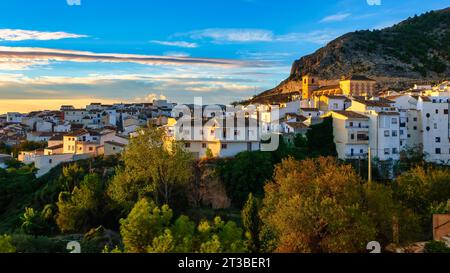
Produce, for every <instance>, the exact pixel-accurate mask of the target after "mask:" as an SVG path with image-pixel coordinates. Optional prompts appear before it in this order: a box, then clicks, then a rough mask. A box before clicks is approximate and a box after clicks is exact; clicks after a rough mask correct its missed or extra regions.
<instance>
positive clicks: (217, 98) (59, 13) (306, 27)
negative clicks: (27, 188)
mask: <svg viewBox="0 0 450 273" xmlns="http://www.w3.org/2000/svg"><path fill="white" fill-rule="evenodd" d="M449 6H450V0H427V1H423V0H337V1H330V0H328V1H325V0H314V1H303V0H276V1H275V0H190V1H188V0H148V1H143V0H127V1H125V0H33V1H31V0H2V1H0V11H1V16H0V113H5V112H8V111H19V112H28V111H31V110H44V109H58V108H59V106H60V105H62V104H73V105H75V106H77V107H81V106H84V105H86V104H88V103H90V102H104V103H113V102H149V101H152V100H153V99H154V98H165V99H168V100H170V101H173V102H178V103H193V101H194V97H201V98H202V100H203V102H204V103H221V104H227V103H231V102H233V101H238V100H242V99H247V98H249V97H251V96H253V95H255V94H258V93H260V92H262V91H264V90H267V89H270V88H273V87H275V86H276V85H277V84H278V83H279V82H280V81H282V80H284V79H285V78H286V77H287V76H288V75H289V73H290V69H291V64H292V62H293V61H295V60H296V59H299V58H300V57H302V56H304V55H307V54H310V53H313V52H314V51H315V50H317V49H319V48H320V47H322V46H324V45H326V43H328V42H329V41H331V40H333V39H335V38H337V37H339V36H340V35H342V34H345V33H347V32H350V31H355V30H363V29H381V28H384V27H388V26H391V25H393V24H395V23H398V22H400V21H402V20H404V19H406V18H408V17H410V16H414V15H415V14H421V13H424V12H426V11H429V10H436V9H442V8H446V7H449Z"/></svg>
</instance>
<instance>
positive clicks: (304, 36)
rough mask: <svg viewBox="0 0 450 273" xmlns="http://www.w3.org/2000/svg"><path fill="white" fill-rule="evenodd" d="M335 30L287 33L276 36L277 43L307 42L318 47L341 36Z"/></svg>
mask: <svg viewBox="0 0 450 273" xmlns="http://www.w3.org/2000/svg"><path fill="white" fill-rule="evenodd" d="M341 34H342V33H340V32H339V31H337V30H327V29H322V30H314V31H310V32H305V33H289V34H286V35H280V36H277V41H280V42H308V43H313V44H318V45H324V44H326V43H328V42H330V41H331V40H333V39H335V38H336V37H338V36H339V35H341Z"/></svg>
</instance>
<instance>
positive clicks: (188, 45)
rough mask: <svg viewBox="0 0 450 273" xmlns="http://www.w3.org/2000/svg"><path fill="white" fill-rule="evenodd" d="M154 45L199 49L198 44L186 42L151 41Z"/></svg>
mask: <svg viewBox="0 0 450 273" xmlns="http://www.w3.org/2000/svg"><path fill="white" fill-rule="evenodd" d="M150 42H151V43H153V44H159V45H165V46H174V47H184V48H197V47H198V44H196V43H190V42H185V41H174V42H170V41H157V40H153V41H150Z"/></svg>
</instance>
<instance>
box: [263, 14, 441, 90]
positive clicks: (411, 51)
mask: <svg viewBox="0 0 450 273" xmlns="http://www.w3.org/2000/svg"><path fill="white" fill-rule="evenodd" d="M308 73H312V74H315V75H318V76H319V77H320V78H321V79H323V80H336V79H340V78H341V77H342V76H349V75H352V74H359V75H364V76H367V77H370V78H373V79H375V80H377V81H378V82H379V89H387V88H393V89H401V88H404V87H406V86H408V87H409V85H410V84H411V83H412V82H433V81H439V80H442V79H446V78H449V77H450V8H447V9H444V10H439V11H433V12H428V13H425V14H423V15H421V16H415V17H413V18H409V19H407V20H405V21H403V22H401V23H399V24H397V25H395V26H392V27H389V28H385V29H382V30H374V31H369V30H366V31H356V32H351V33H347V34H345V35H343V36H341V37H339V38H337V39H335V40H334V41H331V42H330V43H329V44H328V45H326V46H325V47H323V48H321V49H319V50H317V51H316V52H315V53H313V54H311V55H307V56H304V57H302V58H300V59H299V60H296V61H295V62H294V64H293V65H292V70H291V75H290V76H289V78H288V79H286V80H285V81H283V82H282V83H281V84H280V85H279V86H277V87H276V88H274V89H272V90H268V91H266V92H264V93H263V94H262V95H264V96H268V95H271V94H279V93H285V92H289V91H298V90H299V89H298V83H299V81H298V80H299V79H301V76H302V75H305V74H308Z"/></svg>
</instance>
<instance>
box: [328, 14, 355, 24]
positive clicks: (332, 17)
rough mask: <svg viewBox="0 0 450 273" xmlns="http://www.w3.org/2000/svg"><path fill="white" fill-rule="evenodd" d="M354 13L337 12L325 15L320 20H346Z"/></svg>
mask: <svg viewBox="0 0 450 273" xmlns="http://www.w3.org/2000/svg"><path fill="white" fill-rule="evenodd" d="M350 15H352V14H351V13H337V14H333V15H330V16H326V17H324V18H323V19H322V20H320V22H321V23H330V22H339V21H343V20H345V19H346V18H347V17H349V16H350Z"/></svg>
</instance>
